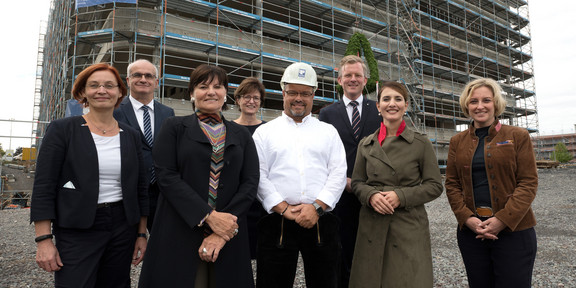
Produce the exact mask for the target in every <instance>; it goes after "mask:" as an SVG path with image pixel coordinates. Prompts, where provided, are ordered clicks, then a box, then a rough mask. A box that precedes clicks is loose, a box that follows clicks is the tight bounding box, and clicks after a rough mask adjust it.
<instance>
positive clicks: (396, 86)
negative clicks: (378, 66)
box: [378, 81, 409, 102]
mask: <svg viewBox="0 0 576 288" xmlns="http://www.w3.org/2000/svg"><path fill="white" fill-rule="evenodd" d="M385 88H390V89H392V90H394V91H396V92H398V93H400V95H402V97H404V102H408V99H409V95H408V89H406V86H404V84H402V83H400V82H396V81H382V82H380V89H379V90H378V102H380V99H381V98H382V90H384V89H385Z"/></svg>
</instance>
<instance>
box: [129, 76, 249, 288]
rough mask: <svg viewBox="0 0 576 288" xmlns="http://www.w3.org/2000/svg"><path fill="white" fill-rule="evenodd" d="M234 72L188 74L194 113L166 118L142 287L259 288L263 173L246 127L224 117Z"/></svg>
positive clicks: (157, 149) (157, 152) (157, 161)
mask: <svg viewBox="0 0 576 288" xmlns="http://www.w3.org/2000/svg"><path fill="white" fill-rule="evenodd" d="M227 89H228V78H227V75H226V72H225V71H224V70H223V69H222V68H220V67H216V66H209V65H201V66H199V67H197V68H196V69H195V70H194V71H193V72H192V75H191V76H190V84H189V91H190V96H191V98H192V101H193V103H194V105H195V108H196V113H194V114H192V115H190V116H184V117H172V118H168V119H167V120H166V121H165V122H164V125H163V126H162V129H161V131H160V135H158V140H156V143H155V145H154V151H153V156H154V163H155V165H156V171H157V176H158V185H159V187H160V197H159V198H158V208H157V210H156V216H155V218H154V225H153V227H152V231H153V232H152V234H151V235H152V237H150V242H149V246H148V251H147V254H146V260H145V261H144V264H143V266H142V272H141V273H140V282H139V287H247V288H249V287H254V280H253V274H252V266H251V263H250V249H249V245H248V231H247V225H246V213H247V211H248V209H249V208H250V205H252V202H253V201H254V198H255V196H256V190H257V188H258V180H259V177H260V173H259V167H258V156H257V154H256V147H255V145H254V141H253V140H252V137H251V136H250V133H249V132H248V130H247V129H245V128H244V127H242V126H240V125H238V124H236V123H234V122H230V121H227V120H225V119H224V118H223V117H222V114H221V110H222V107H223V106H224V104H225V101H226V91H227Z"/></svg>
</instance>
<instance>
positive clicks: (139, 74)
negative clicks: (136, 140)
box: [114, 59, 174, 236]
mask: <svg viewBox="0 0 576 288" xmlns="http://www.w3.org/2000/svg"><path fill="white" fill-rule="evenodd" d="M127 73H128V75H127V77H126V82H127V83H128V86H129V87H130V95H129V96H128V97H125V98H124V100H122V103H120V107H118V108H117V109H116V110H114V118H116V120H117V121H119V122H124V123H126V124H128V125H130V126H132V128H134V129H136V130H138V131H141V132H142V133H141V136H142V157H143V158H144V163H145V164H146V166H147V169H148V177H149V178H150V186H149V188H148V196H149V198H150V214H149V216H148V223H147V226H148V231H149V232H150V231H152V224H153V221H154V214H155V212H156V203H157V202H158V194H159V189H158V186H157V185H156V173H155V170H154V163H153V161H152V148H153V147H154V139H156V137H155V135H158V132H159V131H160V127H162V123H163V122H164V120H165V119H166V118H168V117H170V116H174V109H172V108H170V107H168V106H166V105H163V104H161V103H160V102H158V101H156V100H154V91H155V90H156V88H158V83H159V81H158V77H159V76H158V68H157V67H156V66H155V65H154V64H152V63H151V62H150V61H148V60H145V59H140V60H136V61H134V62H132V63H131V64H130V65H128V69H127ZM145 114H147V115H145ZM141 236H144V235H141Z"/></svg>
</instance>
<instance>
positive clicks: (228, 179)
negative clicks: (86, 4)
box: [31, 55, 538, 288]
mask: <svg viewBox="0 0 576 288" xmlns="http://www.w3.org/2000/svg"><path fill="white" fill-rule="evenodd" d="M158 77H159V73H158V69H157V68H156V66H154V65H153V64H152V63H151V62H149V61H147V60H137V61H135V62H133V63H131V64H130V65H129V66H128V69H127V78H126V83H127V84H128V86H129V87H130V95H129V96H128V97H125V96H126V95H127V92H128V91H127V87H126V85H125V84H124V82H123V81H122V79H121V78H120V75H119V73H118V71H117V70H116V69H115V68H114V67H112V66H110V65H108V64H94V65H92V66H90V67H88V68H86V69H85V70H84V71H82V72H81V73H80V74H79V75H78V77H77V78H76V80H75V82H74V86H73V89H72V94H73V96H74V98H75V99H76V100H78V101H79V102H80V103H83V104H84V106H85V107H89V112H88V113H86V114H85V115H82V116H74V117H69V118H64V119H59V120H55V121H52V123H51V124H50V125H49V127H48V129H47V130H46V134H45V137H44V139H43V143H42V146H41V149H40V153H39V155H38V162H37V169H36V178H35V182H34V190H33V195H32V207H31V221H33V222H34V224H35V232H36V238H35V241H36V242H37V253H36V262H37V263H38V265H39V267H40V268H42V269H44V270H45V271H49V272H56V273H55V286H56V287H130V265H131V264H133V265H138V264H139V263H140V262H142V261H143V265H142V270H141V273H140V279H139V283H138V284H139V287H254V285H255V283H254V276H253V275H254V274H253V271H252V265H251V259H256V260H257V262H256V263H257V273H256V276H257V277H256V286H257V287H260V288H266V287H293V282H294V277H295V274H296V267H297V262H298V257H299V255H301V256H302V259H303V261H304V272H305V279H306V286H307V287H309V288H313V287H322V288H324V287H432V286H433V269H432V253H431V244H430V242H431V241H430V231H429V224H428V216H427V213H426V209H425V204H426V203H428V202H430V201H432V200H434V199H436V198H437V197H439V196H440V195H441V193H442V191H443V189H444V187H443V185H442V177H441V174H440V170H439V167H438V162H437V159H436V156H435V153H434V149H433V146H432V143H431V142H430V141H429V140H428V138H427V137H426V136H425V135H424V134H421V133H418V132H415V131H414V130H412V129H410V127H408V125H407V123H406V122H405V121H404V115H405V113H406V111H407V109H408V107H409V99H410V98H409V92H408V90H407V89H406V87H405V86H404V85H403V84H401V83H399V82H395V81H383V82H381V84H380V89H379V91H378V92H377V93H378V94H377V100H376V101H373V100H370V99H368V98H367V97H366V96H365V94H364V93H365V90H364V88H365V85H366V83H367V80H368V69H367V67H366V64H365V63H364V62H363V60H362V59H361V58H360V57H358V56H353V55H350V56H345V57H344V58H343V59H342V60H341V62H340V66H339V70H338V83H339V84H340V85H341V86H342V88H343V91H344V93H343V97H342V99H341V100H340V101H338V102H336V103H334V104H332V105H330V106H327V107H325V108H323V109H321V110H320V113H319V116H318V118H315V117H313V116H312V107H313V100H314V95H315V92H316V89H317V88H318V80H317V75H316V72H315V71H314V69H313V68H312V67H311V66H310V65H308V64H306V63H302V62H298V63H293V64H292V65H290V66H288V67H287V68H286V69H285V71H284V73H283V75H282V78H281V80H280V86H281V88H282V97H283V104H284V110H283V111H282V115H281V116H279V117H277V118H276V119H274V120H272V121H269V122H268V123H265V122H264V121H262V120H260V119H258V117H257V114H258V111H259V109H260V107H261V106H262V103H263V101H264V100H265V88H264V85H263V84H262V83H261V82H260V81H259V80H258V79H256V78H252V77H251V78H247V79H245V80H244V81H242V83H241V84H240V85H239V87H238V88H237V89H236V91H235V93H234V99H235V101H236V104H237V105H238V107H239V109H240V112H241V116H240V117H239V118H238V119H236V120H234V121H228V120H226V119H225V118H224V116H223V114H222V111H223V110H225V109H226V108H227V105H226V95H227V92H228V76H227V74H226V71H225V70H224V69H222V68H220V67H218V66H214V65H205V64H204V65H200V66H198V67H196V69H194V71H193V72H192V74H191V75H190V82H189V87H188V88H189V93H190V99H191V101H192V103H193V107H194V111H195V112H194V113H193V114H192V115H188V116H178V117H175V116H174V110H172V109H171V108H169V107H167V106H164V105H162V104H160V103H159V102H157V101H155V100H154V91H155V89H156V88H157V87H158V83H159V82H158ZM460 106H461V108H462V113H463V114H464V115H466V116H468V117H470V118H471V122H470V128H469V129H468V130H466V131H463V132H461V133H459V134H457V135H455V136H454V137H452V139H451V141H450V147H449V154H448V163H447V170H446V180H445V188H446V193H447V196H448V200H449V202H450V205H451V208H452V210H453V212H454V214H455V216H456V219H457V222H458V229H457V239H458V245H459V248H460V251H461V254H462V258H463V261H464V264H465V267H466V272H467V275H468V279H469V284H470V287H530V285H531V277H532V269H533V265H534V260H535V256H536V234H535V232H534V228H533V227H534V225H535V224H536V221H535V218H534V213H533V212H532V210H531V208H530V207H531V202H532V201H533V199H534V198H535V195H536V190H537V184H538V181H537V179H538V177H537V172H536V165H535V159H534V154H533V151H532V145H531V142H530V137H529V135H528V132H527V131H526V130H524V129H521V128H517V127H513V126H508V125H503V124H501V123H500V121H499V120H498V116H500V114H502V113H503V111H504V109H505V107H506V102H505V100H504V98H503V96H502V93H501V89H500V87H499V85H498V84H497V82H495V81H494V80H491V79H485V78H482V79H477V80H474V81H472V82H470V83H468V85H466V87H465V88H464V91H463V92H462V95H461V97H460ZM148 236H150V237H149V239H148Z"/></svg>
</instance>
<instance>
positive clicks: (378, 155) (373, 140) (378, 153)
mask: <svg viewBox="0 0 576 288" xmlns="http://www.w3.org/2000/svg"><path fill="white" fill-rule="evenodd" d="M378 134H380V129H378V130H376V133H374V134H372V136H371V137H370V139H366V140H367V141H364V143H363V144H364V146H366V148H367V149H369V152H368V155H369V156H370V157H372V158H374V159H376V161H380V162H382V163H384V164H386V165H388V166H390V168H392V169H394V166H392V162H391V161H390V158H388V155H387V154H386V152H384V149H382V146H380V143H379V142H378ZM415 137H416V136H415V134H414V131H412V130H411V129H410V128H408V127H406V128H405V129H404V131H403V132H402V134H400V136H398V138H402V139H397V140H400V141H406V142H407V143H408V144H412V142H414V138H415ZM402 145H403V144H402Z"/></svg>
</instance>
